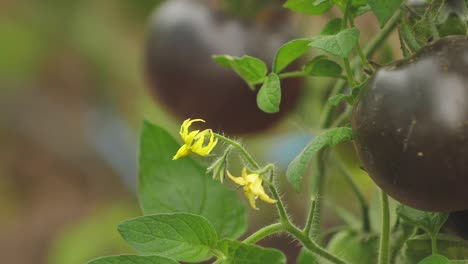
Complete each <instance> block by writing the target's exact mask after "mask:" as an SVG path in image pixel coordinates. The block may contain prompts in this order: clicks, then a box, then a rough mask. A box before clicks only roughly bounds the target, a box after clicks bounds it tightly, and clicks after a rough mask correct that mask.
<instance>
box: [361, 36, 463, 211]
mask: <svg viewBox="0 0 468 264" xmlns="http://www.w3.org/2000/svg"><path fill="white" fill-rule="evenodd" d="M352 127H353V131H354V133H355V146H356V149H357V152H358V155H359V158H360V160H361V162H362V163H363V166H364V168H365V169H366V170H367V172H368V173H369V175H370V176H371V177H372V179H373V180H374V181H375V182H376V183H377V185H379V186H380V188H382V189H383V190H384V191H385V192H387V193H388V194H389V195H390V196H392V197H393V198H395V199H396V200H398V201H400V202H401V203H403V204H406V205H409V206H412V207H414V208H418V209H421V210H427V211H459V210H464V209H468V39H466V38H464V37H446V38H442V39H440V40H438V41H436V42H434V43H432V44H429V45H428V46H426V47H424V48H423V49H422V50H420V51H419V52H418V53H416V54H415V55H414V56H413V57H411V58H409V59H406V60H402V61H397V62H395V63H393V64H391V65H388V66H385V67H382V68H381V69H379V70H378V71H377V72H376V73H375V75H374V76H373V77H372V78H371V79H370V81H369V82H368V83H367V84H366V86H365V87H364V88H363V90H362V91H361V93H360V95H359V97H358V100H357V103H356V104H355V107H354V110H353V116H352Z"/></svg>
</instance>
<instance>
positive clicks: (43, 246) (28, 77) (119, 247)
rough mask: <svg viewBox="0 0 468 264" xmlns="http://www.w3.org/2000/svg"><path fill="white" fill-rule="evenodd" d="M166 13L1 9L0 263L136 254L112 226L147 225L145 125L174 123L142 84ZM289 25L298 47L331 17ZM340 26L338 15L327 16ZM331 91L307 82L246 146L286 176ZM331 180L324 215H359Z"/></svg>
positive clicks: (40, 4) (266, 218)
mask: <svg viewBox="0 0 468 264" xmlns="http://www.w3.org/2000/svg"><path fill="white" fill-rule="evenodd" d="M159 2H160V1H159V0H138V1H130V0H113V1H111V0H100V1H95V0H66V1H64V0H40V1H38V0H2V1H0V146H1V150H0V256H1V258H2V261H1V262H2V263H9V264H43V263H44V264H46V263H47V264H65V263H66V264H79V263H84V262H85V261H87V260H89V259H91V258H93V257H96V256H102V255H109V254H117V253H125V252H130V249H128V248H127V247H126V246H125V245H124V243H123V242H122V241H121V239H120V238H119V235H118V233H117V232H116V226H117V224H118V223H119V222H120V221H122V220H124V219H127V218H130V217H134V216H138V215H139V214H140V212H139V209H138V203H137V200H136V198H135V192H136V175H137V168H136V160H137V146H138V133H139V127H140V124H141V122H142V120H143V119H149V120H151V121H152V122H155V123H157V124H159V125H161V126H163V127H165V128H167V129H169V130H170V131H173V134H176V132H177V131H178V124H179V120H177V119H175V118H174V117H172V116H171V115H170V114H169V113H168V112H167V110H166V109H165V108H164V107H161V106H160V104H159V103H158V102H157V101H156V100H154V99H153V97H152V96H150V93H149V91H148V83H147V82H146V76H145V68H144V65H145V63H144V56H145V54H144V45H145V33H146V32H147V28H146V26H147V22H148V18H149V15H150V14H151V12H152V10H154V9H155V8H156V7H157V6H158V4H159ZM231 2H232V1H231ZM288 16H289V17H288V20H284V21H285V23H286V21H287V23H291V25H292V26H293V27H294V28H295V30H296V31H297V34H296V35H297V36H301V35H307V34H309V35H310V34H314V33H317V32H320V29H321V27H322V26H323V25H324V24H325V23H326V18H305V17H303V16H297V15H292V14H288ZM333 16H334V12H333V11H332V12H331V13H330V14H329V15H327V17H333ZM363 19H364V20H365V19H370V18H363ZM362 25H363V27H362V28H361V29H362V30H363V31H364V34H363V38H364V39H366V38H368V37H369V35H371V34H372V31H373V30H375V28H376V27H377V24H376V23H375V21H372V23H362ZM330 85H331V81H330V80H327V79H311V80H307V82H306V84H305V87H304V91H303V94H302V96H301V99H300V101H299V103H298V104H297V105H296V107H295V109H294V111H292V112H291V113H289V114H288V115H287V116H286V117H285V118H284V119H283V120H282V121H281V122H279V123H278V124H276V125H275V126H273V127H272V128H270V129H268V130H266V131H263V132H261V133H259V134H249V135H246V136H245V138H244V140H243V141H244V143H245V145H246V146H248V148H249V149H250V150H252V152H254V153H255V155H256V156H257V157H259V159H260V160H262V161H265V162H277V164H278V165H279V166H280V167H281V168H282V169H284V168H285V166H287V163H288V162H289V161H290V160H292V158H293V157H294V156H295V155H296V154H297V153H298V152H299V151H300V150H301V148H302V147H303V146H304V145H305V144H306V143H307V142H308V140H310V139H311V138H312V137H313V135H314V134H316V133H317V130H316V129H314V128H315V127H316V126H317V123H318V120H319V113H320V109H321V107H322V106H323V104H324V103H325V98H326V94H327V91H329V88H330ZM343 148H344V149H346V150H344V152H342V154H341V156H342V157H344V158H345V159H349V163H348V164H349V165H350V166H349V169H350V170H352V172H353V173H355V174H356V175H357V176H356V177H357V179H358V180H359V182H360V183H361V184H362V187H363V188H365V190H366V192H367V193H368V195H369V197H370V196H371V195H372V190H373V186H372V184H371V182H370V180H368V179H367V177H366V176H365V175H364V174H363V173H362V172H361V171H360V170H359V164H358V163H357V161H356V160H355V159H353V155H354V154H353V151H352V146H350V145H348V146H343ZM343 153H344V154H343ZM329 174H330V177H329V181H330V182H329V184H328V185H327V186H328V187H327V191H328V193H329V194H330V195H331V197H332V198H331V199H329V203H328V204H325V206H326V207H327V208H328V207H330V206H329V205H333V204H339V206H340V207H342V208H347V209H348V210H350V211H354V212H355V213H356V215H358V213H359V212H358V206H357V203H356V202H355V200H353V198H352V194H351V191H350V190H349V188H348V187H347V185H346V183H345V182H344V181H343V180H342V178H341V177H339V176H338V175H337V174H339V172H338V171H337V170H336V169H333V168H331V170H330V173H329ZM335 174H336V175H335ZM281 181H283V180H281ZM284 191H285V192H286V193H287V196H286V197H287V200H288V202H289V208H290V209H291V212H292V213H293V215H294V218H295V219H296V220H297V221H298V222H301V221H302V219H303V218H304V215H305V213H306V212H305V209H304V203H305V202H304V201H308V195H307V193H302V194H296V193H294V192H293V191H292V190H291V188H290V187H289V186H287V185H286V184H284ZM240 195H241V196H242V194H240ZM241 198H242V199H244V197H241ZM331 207H334V208H335V206H331ZM261 209H262V210H260V211H259V212H257V211H255V212H251V227H250V230H255V229H256V228H258V227H259V226H262V225H264V224H267V223H270V222H271V221H272V220H273V218H274V214H273V209H274V208H271V207H268V206H262V208H261ZM325 219H326V221H325V224H326V225H327V226H333V225H337V224H339V223H340V220H339V219H338V218H337V217H336V214H335V213H334V211H333V210H331V209H326V213H325ZM290 241H291V240H290V239H289V238H285V237H281V238H278V237H275V238H274V239H272V240H267V241H266V242H265V243H266V245H270V246H277V247H282V248H289V250H290V251H291V252H293V253H291V254H292V255H294V254H296V253H294V252H297V249H298V247H297V245H296V244H295V243H290Z"/></svg>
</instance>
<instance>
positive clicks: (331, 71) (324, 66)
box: [304, 56, 343, 78]
mask: <svg viewBox="0 0 468 264" xmlns="http://www.w3.org/2000/svg"><path fill="white" fill-rule="evenodd" d="M304 71H305V72H306V73H307V74H309V75H311V76H324V77H334V78H337V77H340V76H341V72H342V71H343V69H342V68H341V66H340V65H339V64H338V63H336V62H334V61H332V60H329V59H328V58H327V56H317V57H315V58H314V59H313V60H311V61H309V62H308V63H307V64H306V65H305V66H304Z"/></svg>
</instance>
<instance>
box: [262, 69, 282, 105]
mask: <svg viewBox="0 0 468 264" xmlns="http://www.w3.org/2000/svg"><path fill="white" fill-rule="evenodd" d="M280 103H281V83H280V79H279V77H278V75H277V74H275V73H270V75H269V76H268V78H267V79H266V81H265V82H264V83H263V85H262V87H261V88H260V90H259V91H258V94H257V105H258V107H259V108H260V109H262V110H263V112H266V113H270V114H273V113H277V112H279V110H280V109H279V105H280Z"/></svg>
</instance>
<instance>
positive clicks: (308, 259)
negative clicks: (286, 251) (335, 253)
mask: <svg viewBox="0 0 468 264" xmlns="http://www.w3.org/2000/svg"><path fill="white" fill-rule="evenodd" d="M296 263H297V264H319V263H321V262H319V258H318V257H316V256H315V255H314V254H313V253H312V252H310V251H308V250H307V249H305V248H302V249H301V252H300V253H299V256H298V257H297V261H296ZM322 264H323V263H322Z"/></svg>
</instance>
